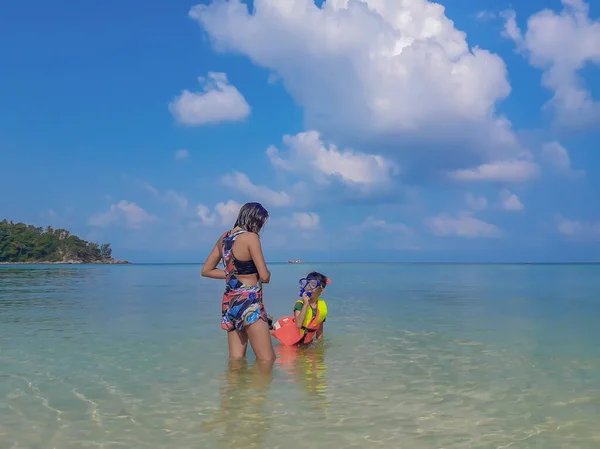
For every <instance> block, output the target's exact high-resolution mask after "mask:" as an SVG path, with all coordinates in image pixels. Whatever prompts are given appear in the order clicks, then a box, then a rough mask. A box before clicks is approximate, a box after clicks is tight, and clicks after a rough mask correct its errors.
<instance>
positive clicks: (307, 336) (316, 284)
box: [294, 271, 331, 344]
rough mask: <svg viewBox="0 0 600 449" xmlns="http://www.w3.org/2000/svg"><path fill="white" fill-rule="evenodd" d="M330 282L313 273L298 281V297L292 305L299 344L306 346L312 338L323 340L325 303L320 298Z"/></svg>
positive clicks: (324, 277) (319, 274)
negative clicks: (299, 297) (298, 332)
mask: <svg viewBox="0 0 600 449" xmlns="http://www.w3.org/2000/svg"><path fill="white" fill-rule="evenodd" d="M330 282H331V281H330V280H329V279H327V277H326V276H325V275H323V274H321V273H318V272H316V271H313V272H311V273H308V275H307V276H306V277H305V278H303V279H300V296H301V298H302V299H299V300H297V301H296V303H295V304H294V318H295V321H296V327H297V328H298V330H299V331H300V333H301V335H302V339H301V340H300V341H299V343H300V344H308V343H310V342H312V340H313V338H315V337H316V339H317V340H320V339H321V338H323V324H324V323H325V320H326V319H327V303H326V302H325V300H323V299H322V298H321V294H322V293H323V291H325V287H326V286H327V284H329V283H330Z"/></svg>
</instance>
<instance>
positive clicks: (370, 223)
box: [352, 216, 414, 236]
mask: <svg viewBox="0 0 600 449" xmlns="http://www.w3.org/2000/svg"><path fill="white" fill-rule="evenodd" d="M370 229H379V230H381V231H385V232H391V233H396V234H402V235H405V236H410V235H413V234H414V231H413V230H412V229H411V228H410V227H408V226H407V225H405V224H404V223H390V222H389V221H386V220H383V219H380V218H375V217H373V216H369V217H367V218H365V220H364V221H363V222H362V223H361V224H359V225H358V226H353V227H352V230H354V231H356V232H364V231H368V230H370Z"/></svg>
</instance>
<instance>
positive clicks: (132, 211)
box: [89, 200, 158, 229]
mask: <svg viewBox="0 0 600 449" xmlns="http://www.w3.org/2000/svg"><path fill="white" fill-rule="evenodd" d="M157 220H158V218H157V217H155V216H154V215H152V214H149V213H148V212H146V211H145V210H144V209H142V208H141V207H140V206H138V205H137V204H135V203H133V202H129V201H125V200H121V201H119V202H118V203H116V204H112V205H111V206H110V208H109V209H108V211H106V212H101V213H97V214H94V215H92V217H90V219H89V224H90V225H91V226H95V227H99V228H106V227H108V226H111V225H113V224H120V223H122V224H123V225H124V226H125V227H126V228H129V229H140V228H141V227H142V226H143V225H145V224H148V223H152V222H154V221H157Z"/></svg>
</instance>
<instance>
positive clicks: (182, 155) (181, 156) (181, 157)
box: [175, 149, 190, 161]
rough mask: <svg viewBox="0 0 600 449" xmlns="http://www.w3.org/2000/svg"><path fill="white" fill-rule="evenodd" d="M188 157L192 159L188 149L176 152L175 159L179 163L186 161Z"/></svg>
mask: <svg viewBox="0 0 600 449" xmlns="http://www.w3.org/2000/svg"><path fill="white" fill-rule="evenodd" d="M188 157H190V152H189V151H188V150H186V149H181V150H177V151H175V159H176V160H178V161H182V160H184V159H187V158H188Z"/></svg>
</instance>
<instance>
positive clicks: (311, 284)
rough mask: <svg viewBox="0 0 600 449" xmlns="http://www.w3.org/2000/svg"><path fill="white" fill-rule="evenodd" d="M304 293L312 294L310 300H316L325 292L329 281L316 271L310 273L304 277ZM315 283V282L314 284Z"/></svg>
mask: <svg viewBox="0 0 600 449" xmlns="http://www.w3.org/2000/svg"><path fill="white" fill-rule="evenodd" d="M305 279H306V281H307V282H306V291H310V292H311V293H312V298H313V299H314V298H318V297H319V296H321V293H323V290H325V287H326V286H327V284H328V283H329V279H327V276H325V275H324V274H321V273H319V272H317V271H311V272H310V273H308V274H307V275H306V278H305ZM315 281H316V282H315Z"/></svg>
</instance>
